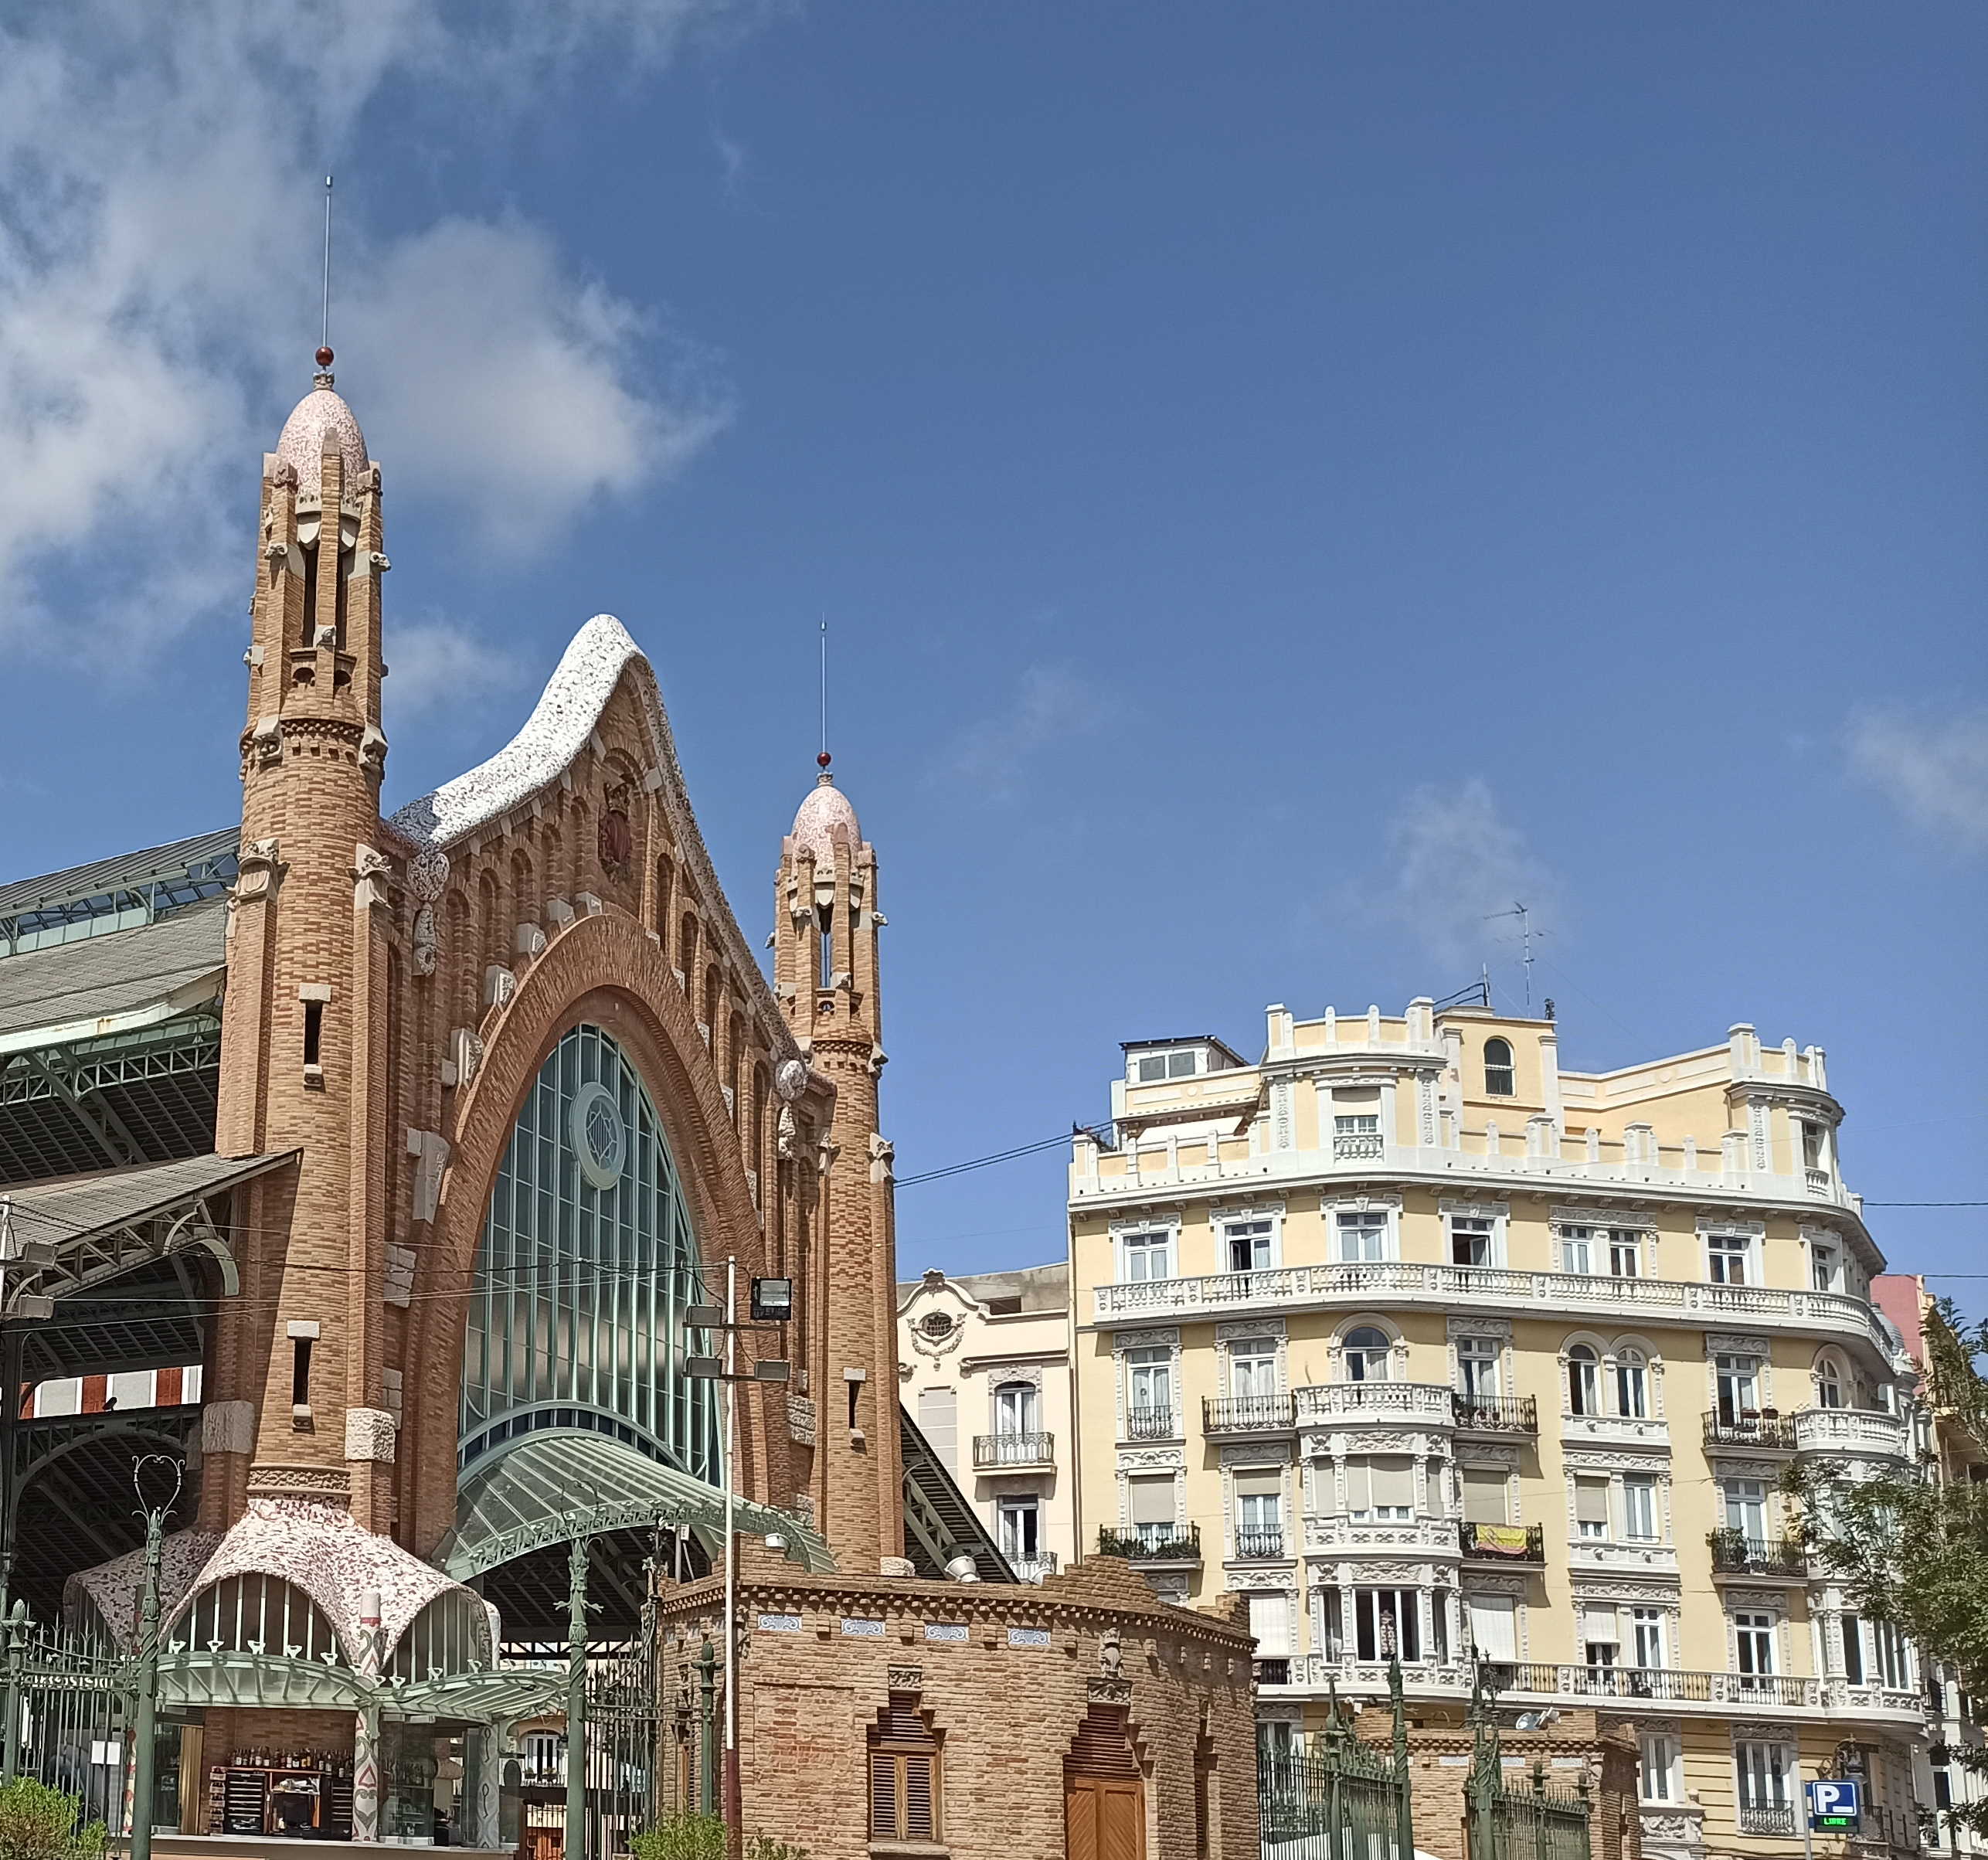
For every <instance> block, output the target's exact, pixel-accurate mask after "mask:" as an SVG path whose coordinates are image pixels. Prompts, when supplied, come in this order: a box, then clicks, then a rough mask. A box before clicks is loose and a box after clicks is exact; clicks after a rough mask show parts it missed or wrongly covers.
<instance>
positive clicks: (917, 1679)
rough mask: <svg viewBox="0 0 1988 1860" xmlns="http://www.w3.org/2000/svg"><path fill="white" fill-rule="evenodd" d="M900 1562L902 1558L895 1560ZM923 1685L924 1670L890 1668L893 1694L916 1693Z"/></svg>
mask: <svg viewBox="0 0 1988 1860" xmlns="http://www.w3.org/2000/svg"><path fill="white" fill-rule="evenodd" d="M895 1560H897V1561H899V1562H902V1560H903V1559H902V1558H899V1559H895ZM924 1685H925V1668H923V1667H922V1666H893V1667H892V1668H890V1689H891V1690H892V1692H919V1691H922V1690H923V1688H924Z"/></svg>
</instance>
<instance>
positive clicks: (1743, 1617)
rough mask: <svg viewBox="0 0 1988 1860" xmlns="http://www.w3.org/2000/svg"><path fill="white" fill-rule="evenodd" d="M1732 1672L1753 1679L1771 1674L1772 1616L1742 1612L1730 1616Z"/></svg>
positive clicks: (1772, 1655)
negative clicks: (1733, 1668) (1733, 1664)
mask: <svg viewBox="0 0 1988 1860" xmlns="http://www.w3.org/2000/svg"><path fill="white" fill-rule="evenodd" d="M1732 1630H1733V1658H1734V1661H1735V1669H1736V1670H1737V1671H1739V1672H1741V1673H1743V1674H1745V1675H1748V1676H1749V1677H1751V1678H1768V1677H1769V1676H1771V1675H1772V1673H1773V1671H1774V1617H1773V1616H1772V1615H1771V1614H1761V1613H1752V1612H1750V1611H1747V1610H1742V1611H1740V1612H1739V1613H1735V1615H1734V1616H1733V1617H1732Z"/></svg>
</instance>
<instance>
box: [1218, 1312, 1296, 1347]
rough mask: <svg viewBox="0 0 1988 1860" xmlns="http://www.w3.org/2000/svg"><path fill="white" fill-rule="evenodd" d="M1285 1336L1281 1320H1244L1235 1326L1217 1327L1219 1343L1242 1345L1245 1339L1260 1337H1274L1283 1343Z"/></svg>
mask: <svg viewBox="0 0 1988 1860" xmlns="http://www.w3.org/2000/svg"><path fill="white" fill-rule="evenodd" d="M1284 1335H1285V1328H1284V1321H1283V1318H1239V1319H1237V1320H1236V1321H1235V1323H1233V1324H1217V1325H1216V1326H1215V1341H1216V1342H1217V1343H1240V1342H1242V1341H1243V1340H1244V1339H1245V1338H1259V1337H1273V1338H1276V1339H1277V1340H1278V1341H1280V1342H1281V1341H1283V1337H1284Z"/></svg>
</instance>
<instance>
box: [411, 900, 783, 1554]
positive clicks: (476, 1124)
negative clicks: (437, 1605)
mask: <svg viewBox="0 0 1988 1860" xmlns="http://www.w3.org/2000/svg"><path fill="white" fill-rule="evenodd" d="M579 1022H592V1023H593V1024H594V1025H597V1026H599V1027H601V1028H603V1029H605V1030H606V1031H607V1032H608V1033H610V1035H613V1038H614V1039H615V1040H616V1041H617V1042H619V1044H620V1046H621V1047H622V1048H623V1049H624V1052H626V1053H627V1056H628V1058H629V1060H630V1063H632V1064H633V1065H634V1067H635V1069H636V1070H637V1072H639V1073H641V1076H642V1078H643V1080H644V1083H646V1084H647V1086H648V1089H649V1093H650V1096H651V1098H652V1100H654V1103H655V1107H656V1112H657V1115H658V1117H659V1118H660V1119H661V1122H662V1125H663V1130H664V1136H665V1137H666V1138H667V1140H668V1144H669V1146H670V1151H671V1156H672V1158H674V1160H675V1164H676V1168H677V1173H678V1177H679V1178H680V1179H681V1182H682V1185H683V1187H684V1190H685V1194H686V1195H688V1199H689V1202H690V1208H691V1218H692V1227H693V1229H694V1230H695V1233H696V1236H697V1241H698V1250H699V1252H700V1253H701V1254H702V1257H703V1258H704V1259H705V1261H706V1262H707V1263H709V1262H711V1261H714V1260H722V1259H723V1258H724V1257H725V1256H726V1255H727V1254H728V1253H732V1252H736V1254H737V1256H738V1259H739V1265H740V1268H741V1270H742V1272H744V1273H753V1272H756V1271H758V1270H760V1267H761V1265H762V1263H763V1251H764V1245H765V1243H764V1238H763V1234H762V1233H761V1230H760V1222H759V1216H758V1215H757V1212H756V1210H755V1209H754V1207H753V1195H752V1190H751V1188H750V1186H749V1184H748V1183H747V1182H746V1165H745V1161H744V1158H743V1156H742V1155H741V1154H740V1152H739V1142H738V1138H737V1137H736V1134H735V1133H734V1131H733V1130H732V1124H731V1120H730V1117H729V1114H727V1112H726V1107H725V1100H724V1095H723V1093H722V1092H721V1090H719V1083H718V1078H717V1074H716V1071H715V1068H714V1067H713V1066H712V1061H711V1055H710V1052H709V1049H707V1048H706V1047H705V1043H704V1039H703V1036H702V1035H701V1034H700V1033H699V1032H698V1029H697V1025H696V1022H695V1020H694V1019H693V1018H692V1013H691V1009H690V1007H689V1005H688V1002H687V1001H685V998H684V996H683V993H682V991H681V989H680V988H678V986H677V981H676V977H675V974H674V973H673V972H672V971H671V970H670V968H669V967H668V964H666V962H665V961H664V958H663V954H662V952H661V950H660V949H659V948H658V947H657V945H656V944H655V943H654V941H653V940H651V938H650V937H649V936H648V935H647V933H645V932H644V930H642V929H641V927H640V926H639V925H637V923H635V922H634V920H633V919H631V918H628V917H626V916H622V915H620V913H602V914H601V915H600V916H592V917H583V918H581V919H579V920H577V921H576V922H575V923H572V924H570V925H569V926H568V927H566V929H565V930H562V931H561V932H560V933H559V936H558V937H556V938H555V939H554V940H553V941H552V943H551V944H549V946H548V947H546V949H545V952H544V954H542V955H541V956H540V957H539V959H538V961H535V963H533V964H532V967H531V969H530V970H529V971H528V972H527V974H525V978H524V979H523V980H522V982H521V983H520V984H519V986H518V991H517V993H516V994H515V995H513V996H512V998H511V1000H510V1001H509V1002H508V1003H507V1004H506V1005H505V1007H504V1008H502V1009H501V1011H500V1012H498V1015H496V1016H495V1018H494V1019H492V1020H490V1021H488V1022H486V1023H485V1029H484V1035H483V1037H484V1057H483V1061H482V1063H481V1065H480V1066H478V1068H477V1073H476V1076H475V1077H474V1079H473V1080H471V1083H469V1085H468V1086H467V1087H466V1088H464V1090H462V1091H461V1092H460V1094H459V1102H458V1104H457V1118H456V1124H455V1128H454V1131H452V1132H451V1133H450V1140H451V1141H452V1142H453V1143H454V1146H455V1147H454V1152H453V1154H452V1155H451V1157H450V1163H449V1167H448V1169H447V1173H446V1174H445V1175H444V1176H443V1182H442V1191H441V1195H440V1199H439V1201H438V1202H437V1207H436V1212H435V1219H434V1222H433V1226H432V1229H430V1232H431V1234H432V1238H431V1239H430V1241H429V1243H428V1245H427V1246H426V1248H425V1249H423V1250H422V1253H421V1257H420V1261H419V1263H418V1266H417V1270H416V1283H415V1294H416V1295H415V1299H414V1303H413V1307H412V1311H411V1316H412V1318H413V1323H412V1325H411V1328H410V1330H409V1349H408V1353H407V1360H408V1362H409V1370H408V1372H407V1373H406V1383H405V1388H406V1394H405V1397H404V1413H405V1421H406V1425H405V1427H404V1430H403V1436H402V1438H403V1444H404V1449H405V1450H404V1451H403V1455H402V1459H403V1465H402V1467H401V1478H402V1483H401V1487H400V1502H401V1506H402V1515H403V1518H405V1519H406V1520H408V1521H409V1522H408V1525H407V1526H406V1528H403V1532H402V1533H401V1535H402V1538H403V1542H406V1543H407V1544H408V1545H409V1547H410V1548H412V1549H413V1550H414V1551H415V1552H416V1554H418V1555H421V1556H426V1555H428V1554H430V1552H432V1551H433V1549H434V1546H435V1545H436V1544H437V1542H439V1541H440V1539H441V1537H442V1536H443V1534H444V1533H445V1532H447V1529H448V1528H449V1526H450V1524H451V1523H452V1522H454V1515H455V1492H456V1425H457V1404H458V1400H459V1396H460V1384H461V1380H462V1353H463V1338H464V1315H465V1297H466V1296H467V1290H468V1288H469V1287H470V1285H471V1284H472V1283H473V1281H474V1276H475V1270H476V1257H477V1248H478V1246H479V1245H480V1244H481V1239H482V1233H483V1222H484V1211H485V1209H487V1207H488V1204H489V1200H490V1195H491V1188H492V1185H494V1182H495V1180H496V1177H497V1171H498V1167H499V1165H501V1162H502V1161H503V1158H504V1154H505V1150H506V1148H507V1147H508V1144H509V1143H510V1141H511V1127H512V1126H513V1124H515V1122H516V1120H517V1117H518V1112H519V1110H520V1108H521V1107H522V1104H523V1103H524V1098H525V1093H526V1091H527V1090H529V1089H530V1087H531V1086H532V1082H533V1081H534V1080H535V1079H536V1078H537V1076H538V1074H539V1068H540V1067H541V1066H542V1065H543V1064H544V1063H545V1060H546V1059H547V1057H548V1056H549V1055H550V1054H551V1052H552V1049H553V1048H554V1047H555V1046H557V1045H558V1043H559V1039H560V1038H561V1036H562V1035H563V1034H565V1033H566V1032H567V1030H568V1029H570V1028H572V1027H573V1026H575V1025H577V1024H579ZM450 1294H463V1296H450ZM742 1393H743V1399H741V1401H740V1403H739V1467H738V1474H739V1489H740V1490H741V1491H743V1492H746V1493H747V1494H749V1495H751V1496H753V1497H754V1498H761V1499H763V1500H765V1501H767V1502H770V1503H777V1502H779V1500H778V1498H777V1497H775V1495H774V1492H775V1489H776V1488H777V1484H778V1482H777V1481H775V1480H774V1479H773V1478H772V1477H770V1474H771V1473H772V1471H773V1470H774V1467H773V1460H774V1458H775V1448H774V1446H773V1443H774V1442H775V1441H776V1440H780V1439H781V1438H782V1437H783V1432H784V1430H781V1431H780V1433H775V1432H774V1431H773V1430H772V1429H771V1428H770V1425H769V1413H770V1403H772V1402H773V1401H777V1400H779V1399H780V1394H781V1392H780V1391H779V1390H777V1389H775V1390H774V1391H773V1393H772V1394H771V1395H770V1396H766V1395H762V1396H760V1397H759V1399H753V1392H742ZM779 1457H781V1458H784V1454H780V1456H779ZM788 1483H789V1485H791V1481H789V1482H788Z"/></svg>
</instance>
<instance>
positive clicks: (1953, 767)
mask: <svg viewBox="0 0 1988 1860" xmlns="http://www.w3.org/2000/svg"><path fill="white" fill-rule="evenodd" d="M1844 753H1845V756H1846V758H1847V760H1848V763H1849V765H1850V771H1851V773H1852V774H1854V775H1856V776H1857V777H1858V778H1859V779H1860V780H1864V781H1867V782H1868V783H1870V784H1871V786H1872V787H1875V788H1876V789H1878V791H1879V792H1880V793H1881V794H1883V795H1884V797H1886V798H1887V799H1888V801H1891V804H1892V805H1893V806H1894V807H1895V808H1898V811H1899V812H1900V813H1901V814H1904V815H1905V818H1906V819H1907V820H1908V821H1911V822H1912V825H1914V826H1915V827H1917V828H1919V829H1920V830H1921V831H1923V832H1925V833H1929V834H1930V835H1932V836H1933V837H1934V838H1935V839H1939V840H1941V841H1942V842H1946V844H1947V845H1949V846H1950V847H1951V848H1953V849H1954V850H1956V851H1958V852H1970V853H1971V852H1981V851H1983V849H1984V848H1988V704H1980V705H1974V706H1970V707H1969V708H1966V709H1960V710H1948V711H1944V712H1937V711H1933V710H1931V709H1925V708H1914V707H1912V706H1905V705H1890V706H1884V707H1883V708H1881V709H1874V710H1867V711H1865V712H1863V713H1861V715H1860V716H1855V717H1853V718H1852V719H1850V724H1849V726H1848V728H1847V730H1846V731H1845V733H1844Z"/></svg>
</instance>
